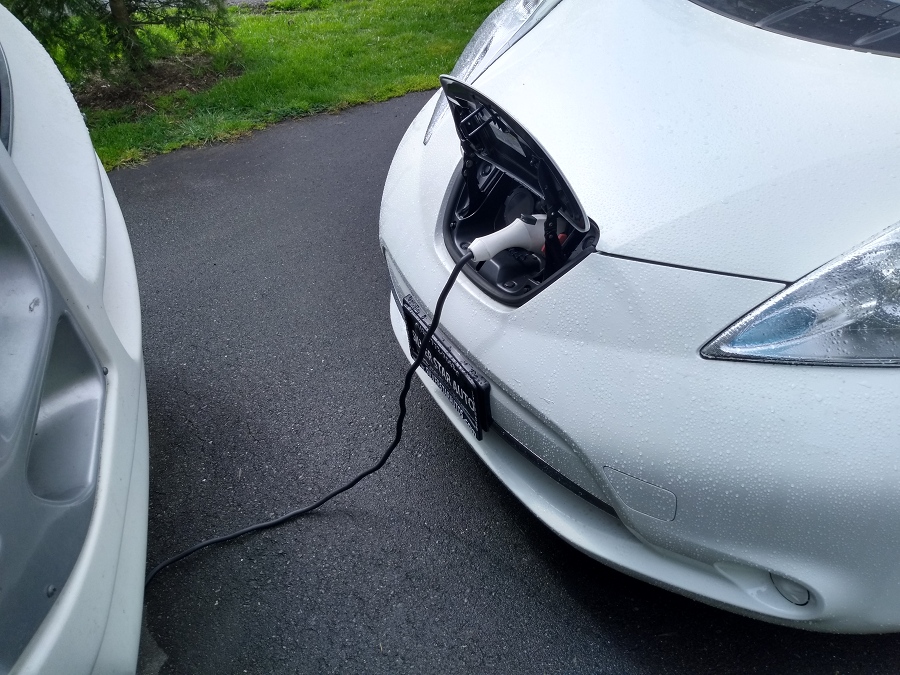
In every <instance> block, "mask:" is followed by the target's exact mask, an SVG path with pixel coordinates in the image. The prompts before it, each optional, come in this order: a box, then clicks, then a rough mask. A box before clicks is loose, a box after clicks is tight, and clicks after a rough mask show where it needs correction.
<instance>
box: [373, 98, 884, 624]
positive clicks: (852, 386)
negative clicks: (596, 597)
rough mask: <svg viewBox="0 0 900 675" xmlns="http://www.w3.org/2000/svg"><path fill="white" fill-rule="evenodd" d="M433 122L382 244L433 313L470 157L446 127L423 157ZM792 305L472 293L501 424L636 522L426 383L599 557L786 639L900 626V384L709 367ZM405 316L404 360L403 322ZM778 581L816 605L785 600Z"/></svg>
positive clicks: (613, 276) (530, 501)
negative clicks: (714, 350)
mask: <svg viewBox="0 0 900 675" xmlns="http://www.w3.org/2000/svg"><path fill="white" fill-rule="evenodd" d="M429 114H430V106H426V107H425V109H424V111H423V113H422V114H420V115H419V117H418V118H417V119H416V120H415V122H414V123H413V125H412V126H411V128H410V130H409V132H408V134H407V136H406V138H405V139H404V141H403V142H402V143H401V146H400V148H399V149H398V152H397V155H396V157H395V159H394V163H393V165H392V168H391V172H390V174H389V177H388V180H387V185H386V187H385V196H384V200H383V203H382V211H381V240H382V246H383V248H384V250H385V252H386V257H387V259H388V264H389V268H390V269H391V274H392V279H393V283H394V285H395V288H397V289H398V292H399V293H400V294H402V293H405V292H411V293H412V294H413V295H414V296H415V297H416V299H417V301H418V302H419V303H420V305H422V306H423V307H427V308H433V307H434V301H435V299H436V298H437V295H438V293H439V291H440V289H441V287H442V286H443V284H444V282H445V281H446V277H447V275H448V274H449V271H450V269H451V267H452V263H451V261H450V259H449V256H448V254H447V252H446V250H445V249H444V245H443V241H442V239H441V237H440V227H439V223H440V222H441V220H440V219H441V214H442V211H443V209H445V208H446V202H447V186H448V185H449V184H450V182H451V177H452V175H453V173H454V171H455V170H456V169H457V163H458V158H459V154H458V150H457V147H456V139H455V137H453V132H452V129H449V130H448V129H447V128H444V129H443V130H441V129H439V130H438V131H437V132H436V133H435V135H434V136H433V137H432V139H431V141H430V142H429V144H428V145H427V146H423V145H422V144H421V138H422V135H423V134H424V126H425V124H426V123H427V119H428V115H429ZM444 132H447V133H444ZM781 288H782V285H781V284H778V283H774V282H767V281H761V280H756V279H748V278H739V277H732V276H725V275H718V274H708V273H703V272H697V271H692V270H686V269H678V268H673V267H668V266H662V265H655V264H647V263H640V262H635V261H630V260H623V259H618V258H615V257H610V256H605V255H601V254H595V255H591V256H589V257H588V258H587V259H585V260H584V261H582V262H581V263H579V264H578V265H577V266H576V267H575V268H574V269H572V270H571V271H570V272H569V273H567V274H566V275H565V276H564V277H563V278H562V279H560V280H559V281H558V282H557V283H556V284H554V286H553V287H552V288H549V289H547V290H546V291H545V292H544V293H541V294H540V295H539V296H537V297H535V298H534V299H532V300H531V301H529V302H528V303H526V304H525V305H523V306H522V307H519V308H515V309H513V308H509V307H506V306H502V305H499V304H498V303H496V302H493V301H491V300H490V299H488V298H486V297H485V296H484V295H483V294H482V293H481V292H480V291H479V290H478V289H477V288H475V287H474V286H473V285H472V284H471V283H470V282H469V281H468V280H467V279H462V278H461V279H460V280H459V281H458V282H457V287H456V288H455V289H454V290H453V292H452V293H451V294H450V296H449V298H448V301H447V304H446V306H445V309H444V318H443V320H442V327H443V330H444V331H445V333H446V334H447V335H448V336H449V337H450V339H452V340H453V341H454V343H455V344H456V345H457V346H458V347H459V348H460V349H461V351H462V352H463V353H464V354H465V356H466V358H468V359H469V360H470V361H471V362H472V363H473V364H474V365H476V367H478V368H479V369H480V370H481V372H482V373H483V374H484V375H485V376H486V377H487V378H488V379H489V380H490V381H491V384H492V401H491V404H492V409H493V410H494V414H495V417H496V418H497V419H498V421H499V422H500V424H501V426H503V428H504V429H506V430H507V431H511V432H513V433H514V435H515V436H516V437H517V438H519V439H520V440H523V443H524V444H525V445H526V446H528V447H529V448H530V449H531V450H532V451H534V452H535V453H537V454H539V455H541V457H542V459H543V460H544V461H546V462H547V463H548V464H549V465H551V466H552V467H553V468H554V469H555V470H557V471H559V472H560V473H562V474H563V475H564V476H566V477H567V478H568V479H570V480H572V481H573V482H574V483H576V484H577V485H578V486H579V487H580V488H582V489H584V490H585V491H587V492H588V493H590V494H591V495H593V496H595V497H596V498H597V499H599V500H601V501H602V502H606V503H608V504H610V505H612V506H613V507H614V509H615V511H616V512H617V514H618V516H619V518H620V520H617V519H616V518H614V517H612V516H610V515H608V514H607V513H605V512H603V511H602V510H601V509H599V508H597V507H595V506H593V505H591V504H590V503H589V502H588V501H586V500H584V499H581V498H580V497H578V496H577V495H575V493H574V492H572V491H571V490H568V489H566V488H565V487H562V486H561V485H560V484H559V483H558V482H557V481H554V480H553V479H552V478H550V477H548V475H547V474H546V473H545V472H542V471H540V470H539V469H537V468H536V467H535V466H534V465H533V464H532V463H531V462H529V461H528V460H527V459H524V458H523V457H522V456H521V455H519V453H517V452H516V451H515V450H514V449H512V447H511V446H509V444H507V443H506V442H505V441H503V440H502V439H501V438H500V437H499V436H498V435H497V434H496V433H488V434H487V435H486V437H485V439H484V441H482V442H477V441H475V439H474V437H472V436H471V434H470V432H468V431H467V430H466V429H464V428H463V427H462V426H461V425H460V422H459V420H457V419H456V418H455V413H453V412H452V410H451V409H450V408H449V407H448V406H447V404H446V402H445V401H444V400H443V399H442V397H441V396H440V395H439V394H437V391H436V389H434V388H433V386H432V385H431V383H430V382H426V385H427V386H428V387H429V390H431V391H432V393H434V394H435V398H436V400H437V401H438V403H439V404H440V405H441V406H442V408H443V409H444V410H445V412H446V413H447V415H448V417H449V418H450V419H451V420H452V421H453V423H454V424H457V426H458V428H460V431H461V433H462V434H463V437H464V438H466V440H467V441H468V442H469V443H470V444H471V445H472V447H473V448H474V449H475V450H476V452H478V453H479V455H480V456H481V457H482V458H483V459H484V460H485V462H486V463H487V464H488V465H489V466H490V467H491V468H492V470H494V472H495V473H496V474H497V475H498V477H499V478H500V479H501V480H502V481H503V482H504V483H505V484H506V485H507V486H509V488H510V489H511V490H512V491H513V492H514V493H515V494H516V495H517V496H518V497H519V498H520V499H521V500H522V502H523V503H524V504H525V505H526V506H527V507H528V508H529V509H531V510H532V511H533V512H534V513H535V514H536V515H537V516H538V517H539V518H541V519H542V520H543V521H544V522H545V523H547V524H548V525H549V526H550V527H551V528H552V529H554V531H556V532H557V533H559V534H560V536H562V537H563V538H564V539H566V540H567V541H569V542H571V543H572V544H574V545H575V546H576V547H578V548H580V549H581V550H583V551H585V552H586V553H588V554H589V555H591V556H593V557H595V558H597V559H599V560H601V561H603V562H606V563H608V564H610V565H612V566H614V567H617V568H619V569H621V570H623V571H625V572H627V573H629V574H633V575H635V576H638V577H641V578H645V579H647V580H649V581H651V582H653V583H656V584H659V585H661V586H664V587H667V588H670V589H672V590H675V591H678V592H680V593H683V594H685V595H688V596H691V597H694V598H697V599H700V600H702V601H704V602H708V603H710V604H714V605H718V606H722V607H725V608H728V609H731V610H733V611H737V612H740V613H743V614H748V615H751V616H755V617H758V618H763V619H766V620H769V621H774V622H777V623H783V624H789V625H793V626H797V627H801V628H807V629H813V630H823V631H835V632H886V631H895V630H900V568H898V565H897V563H896V560H897V552H898V549H900V540H898V537H897V535H896V533H895V528H894V527H893V522H894V521H895V520H896V518H897V517H898V515H900V489H898V477H900V476H898V472H900V462H898V461H897V460H896V449H895V447H894V446H895V444H896V439H897V438H898V436H900V421H898V420H897V418H896V416H895V415H892V410H893V407H894V402H895V401H896V400H898V396H900V380H898V379H897V377H896V375H895V373H894V372H893V371H892V370H889V369H857V368H853V369H846V368H844V369H834V368H822V367H790V366H780V365H763V364H750V363H728V362H718V361H707V360H704V359H702V358H700V356H699V354H698V350H699V348H700V346H702V345H703V344H705V343H706V342H707V341H708V340H709V339H710V338H711V337H712V336H714V335H716V334H717V333H718V332H720V331H721V330H722V329H724V328H725V327H726V326H728V325H729V324H730V323H732V322H733V321H734V320H735V319H737V318H738V317H740V316H741V315H743V314H744V313H746V312H747V311H748V310H750V309H751V308H753V307H754V306H756V305H757V304H759V303H760V302H762V301H763V300H765V299H766V298H768V297H770V296H771V295H773V294H774V293H775V292H777V291H778V290H780V289H781ZM392 320H393V323H394V328H395V331H396V332H397V336H398V341H399V342H400V344H401V345H402V346H403V347H404V350H405V349H406V338H405V331H404V329H403V325H402V321H401V320H400V318H399V314H397V312H396V309H393V310H392ZM497 411H501V412H500V415H499V416H498V414H497ZM623 476H624V477H623ZM770 573H772V574H775V575H778V576H781V577H784V578H787V579H790V580H794V581H796V582H798V583H800V584H802V585H803V586H804V587H805V588H807V589H808V590H809V592H810V601H809V602H808V603H807V604H805V605H803V606H798V605H795V604H792V603H791V602H789V601H788V600H786V599H785V598H784V597H783V596H782V595H781V594H780V593H779V592H778V591H777V590H776V588H775V586H774V585H773V583H772V580H771V577H770Z"/></svg>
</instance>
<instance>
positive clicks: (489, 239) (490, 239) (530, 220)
mask: <svg viewBox="0 0 900 675" xmlns="http://www.w3.org/2000/svg"><path fill="white" fill-rule="evenodd" d="M546 220H547V216H545V215H544V214H543V213H535V214H534V215H533V216H525V215H523V216H519V217H518V218H516V219H515V220H514V221H512V222H511V223H510V224H509V225H507V226H506V227H504V228H503V229H502V230H497V231H496V232H492V233H491V234H487V235H485V236H483V237H478V239H476V240H475V241H473V242H472V243H471V244H469V251H471V252H472V255H473V256H474V258H473V260H474V261H475V262H484V261H485V260H490V259H491V258H493V257H494V256H495V255H497V254H498V253H500V251H505V250H506V249H508V248H512V247H513V246H518V247H519V248H524V249H527V250H529V251H533V252H535V253H540V252H541V249H542V248H543V247H544V221H546Z"/></svg>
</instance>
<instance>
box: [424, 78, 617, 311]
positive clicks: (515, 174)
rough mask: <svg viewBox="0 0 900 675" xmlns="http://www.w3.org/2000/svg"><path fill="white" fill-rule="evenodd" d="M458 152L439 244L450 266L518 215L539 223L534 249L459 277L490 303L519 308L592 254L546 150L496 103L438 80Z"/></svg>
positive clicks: (575, 204) (588, 231)
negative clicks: (540, 241) (541, 242)
mask: <svg viewBox="0 0 900 675" xmlns="http://www.w3.org/2000/svg"><path fill="white" fill-rule="evenodd" d="M441 86H442V87H443V88H444V93H445V94H446V95H447V100H448V102H449V104H450V112H451V114H452V115H453V121H454V124H455V125H456V132H457V135H458V136H459V139H460V145H461V147H462V153H463V161H462V168H461V170H460V172H459V174H458V175H457V176H456V183H455V185H454V187H453V190H452V195H451V199H450V206H449V208H448V209H447V212H446V214H445V216H444V223H443V231H444V243H445V244H446V246H447V250H448V251H449V252H450V255H451V256H452V257H453V259H454V261H459V259H460V258H462V256H463V255H465V252H466V249H467V248H468V246H469V244H470V243H471V242H472V241H473V240H475V239H477V238H478V237H483V236H485V235H488V234H491V233H493V232H496V231H498V230H501V229H503V228H504V227H506V226H507V225H509V224H510V223H512V222H513V221H514V220H515V219H516V218H518V217H520V216H526V217H531V216H545V217H546V231H545V235H546V237H547V239H546V244H545V246H544V248H543V249H542V250H541V251H529V250H526V249H523V248H517V247H514V248H509V249H506V250H505V251H502V252H500V253H499V254H497V255H496V256H494V257H493V258H491V259H490V260H487V261H485V262H483V263H470V264H469V265H467V266H466V267H465V268H464V269H463V272H464V273H465V275H466V276H467V277H468V278H469V279H470V280H472V281H473V282H474V283H475V284H476V285H477V286H478V287H479V288H481V289H482V290H483V291H484V292H485V293H487V294H488V295H489V296H490V297H492V298H494V299H495V300H498V301H499V302H502V303H504V304H507V305H513V306H518V305H521V304H523V303H525V302H526V301H528V299H529V298H531V297H533V296H534V295H535V294H536V293H539V292H540V291H541V290H543V289H544V288H546V287H547V286H548V285H549V284H551V283H553V282H554V281H555V280H556V279H558V278H559V277H560V276H562V275H563V274H565V273H566V272H567V271H568V270H569V269H571V268H572V267H573V266H574V265H576V264H577V263H578V262H579V261H580V260H582V259H584V258H585V257H586V256H587V255H589V254H590V253H593V252H594V251H595V250H596V249H595V245H596V243H597V241H598V238H599V231H598V229H597V225H596V224H595V223H594V222H593V221H592V220H591V219H590V218H588V216H587V214H586V213H585V211H584V209H583V207H582V206H581V204H580V202H579V201H578V198H577V197H576V196H575V193H574V192H573V191H572V189H571V187H570V186H569V184H568V182H567V181H566V180H565V177H564V176H563V174H562V172H561V171H560V169H559V168H558V167H557V166H556V164H555V163H554V162H553V160H552V159H551V158H550V156H549V155H548V154H547V152H546V150H544V148H543V147H542V146H541V145H540V143H538V142H537V140H536V139H534V138H533V137H532V136H531V134H529V133H528V132H527V131H526V130H525V129H524V128H523V127H522V126H521V125H520V124H518V123H517V122H516V121H515V120H514V119H513V118H512V117H511V116H510V115H509V114H508V113H506V112H504V111H503V110H502V109H501V108H500V107H498V106H497V105H496V104H495V103H493V102H491V101H490V100H489V99H488V98H486V97H485V96H483V95H482V94H479V93H478V92H477V91H475V90H474V89H472V88H471V87H469V86H468V85H466V84H463V83H462V82H459V81H458V80H455V79H453V78H451V77H447V76H442V77H441Z"/></svg>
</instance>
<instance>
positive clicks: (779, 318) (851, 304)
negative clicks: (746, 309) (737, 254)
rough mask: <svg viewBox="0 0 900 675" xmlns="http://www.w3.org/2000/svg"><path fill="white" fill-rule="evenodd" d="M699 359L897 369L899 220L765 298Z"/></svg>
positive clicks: (899, 348) (899, 352)
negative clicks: (865, 241) (782, 289)
mask: <svg viewBox="0 0 900 675" xmlns="http://www.w3.org/2000/svg"><path fill="white" fill-rule="evenodd" d="M700 353H701V354H702V355H703V356H705V357H707V358H714V359H737V360H742V361H769V362H779V363H799V364H809V365H847V366H900V223H898V224H897V225H894V226H892V227H890V228H888V229H887V230H885V231H884V232H883V233H882V234H880V235H878V236H876V237H875V238H874V239H871V240H869V241H868V242H867V243H865V244H863V245H862V246H859V247H858V248H856V249H854V250H853V251H851V252H850V253H848V254H847V255H844V256H841V257H840V258H837V259H835V260H833V261H832V262H830V263H828V264H827V265H825V266H824V267H820V268H819V269H817V270H816V271H815V272H813V273H811V274H809V275H807V276H806V277H804V278H803V279H801V280H800V281H798V282H797V283H795V284H792V285H791V286H789V287H788V288H786V289H785V290H784V291H782V292H780V293H778V294H777V295H775V296H773V297H772V298H770V299H769V300H767V301H766V302H765V303H763V304H762V305H760V306H759V307H757V308H756V309H755V310H753V311H752V312H750V314H748V315H747V316H745V317H744V318H743V319H741V320H740V321H738V322H737V323H736V324H734V325H733V326H731V327H730V328H729V329H727V330H726V331H725V332H724V333H722V334H721V335H719V336H718V337H717V338H715V339H714V340H712V342H710V343H709V344H707V345H706V346H705V347H704V348H703V349H702V350H701V351H700Z"/></svg>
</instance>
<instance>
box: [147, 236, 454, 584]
mask: <svg viewBox="0 0 900 675" xmlns="http://www.w3.org/2000/svg"><path fill="white" fill-rule="evenodd" d="M471 259H472V254H471V253H466V255H464V256H463V257H462V258H461V259H460V261H459V262H458V263H456V266H455V267H454V268H453V271H452V272H451V273H450V278H449V279H447V283H446V284H444V289H443V290H442V291H441V294H440V295H439V296H438V300H437V304H436V305H435V306H434V317H433V318H432V319H431V326H430V327H429V328H428V332H427V333H425V337H424V338H423V339H422V346H421V347H420V348H419V355H418V356H417V357H416V360H415V361H413V363H412V365H411V366H410V367H409V370H407V371H406V378H405V379H404V381H403V389H402V390H401V391H400V414H399V415H398V416H397V427H396V431H395V432H394V440H393V441H392V442H391V444H390V445H389V446H388V447H387V450H385V451H384V454H383V455H381V459H379V460H378V461H377V462H376V463H375V464H374V465H373V466H372V467H370V468H368V469H366V470H365V471H363V472H362V473H361V474H359V475H358V476H357V477H356V478H354V479H353V480H351V481H350V482H349V483H346V484H345V485H343V486H341V487H339V488H337V489H336V490H333V491H332V492H329V493H328V494H327V495H325V496H324V497H322V498H321V499H320V500H319V501H317V502H315V503H314V504H310V505H309V506H304V507H302V508H299V509H297V510H296V511H291V512H290V513H286V514H285V515H283V516H280V517H279V518H275V519H273V520H267V521H265V522H262V523H256V524H255V525H248V526H247V527H245V528H243V529H240V530H237V531H235V532H231V533H230V534H223V535H222V536H221V537H215V538H214V539H207V540H206V541H201V542H200V543H199V544H195V545H194V546H191V547H190V548H189V549H186V550H184V551H182V552H181V553H179V554H177V555H173V556H172V557H171V558H169V559H168V560H164V561H163V562H161V563H160V564H159V565H157V566H156V567H154V568H153V569H152V570H151V571H150V573H149V574H148V575H147V578H146V579H145V580H144V588H147V586H149V585H150V582H151V581H153V577H155V576H156V575H157V574H158V573H159V572H160V571H162V570H163V569H165V568H166V567H168V566H169V565H171V564H173V563H176V562H178V561H179V560H182V559H184V558H187V557H188V556H189V555H191V554H193V553H196V552H197V551H199V550H200V549H202V548H206V547H207V546H212V545H213V544H221V543H223V542H226V541H231V540H232V539H237V538H238V537H241V536H243V535H245V534H250V533H251V532H256V531H257V530H265V529H267V528H270V527H275V526H277V525H281V524H283V523H286V522H288V521H289V520H293V519H294V518H297V517H299V516H302V515H305V514H307V513H310V512H311V511H315V510H316V509H317V508H319V507H320V506H322V505H323V504H325V503H326V502H328V501H330V500H331V499H333V498H334V497H337V496H338V495H339V494H341V493H342V492H346V491H347V490H349V489H350V488H352V487H353V486H354V485H356V484H357V483H358V482H359V481H361V480H362V479H363V478H365V477H366V476H368V475H370V474H373V473H375V472H376V471H378V470H379V469H380V468H381V467H383V466H384V465H385V462H387V461H388V457H390V456H391V453H392V452H394V449H395V448H396V447H397V446H398V445H399V444H400V438H401V437H402V436H403V420H404V419H405V418H406V395H407V394H408V393H409V387H410V384H411V383H412V377H413V373H415V372H416V369H417V368H418V367H419V366H420V365H421V364H422V359H424V358H425V347H426V346H427V345H428V343H429V342H430V341H431V337H432V336H433V335H434V331H435V330H437V327H438V323H439V322H440V320H441V312H442V311H443V309H444V301H445V300H446V299H447V296H448V295H449V294H450V289H451V288H453V284H454V282H455V281H456V277H458V276H459V273H460V272H461V271H462V268H463V266H465V264H466V263H467V262H469V261H470V260H471Z"/></svg>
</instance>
